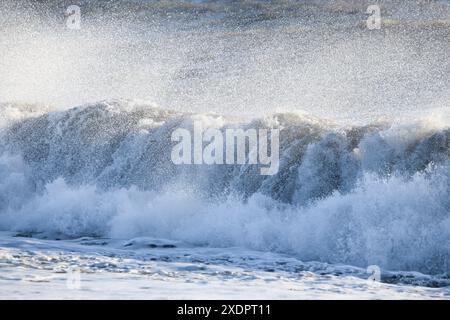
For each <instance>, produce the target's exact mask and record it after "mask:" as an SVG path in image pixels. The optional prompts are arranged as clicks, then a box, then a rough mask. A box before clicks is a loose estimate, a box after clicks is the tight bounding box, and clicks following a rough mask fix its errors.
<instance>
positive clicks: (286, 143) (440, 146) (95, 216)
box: [0, 101, 450, 273]
mask: <svg viewBox="0 0 450 320" xmlns="http://www.w3.org/2000/svg"><path fill="white" fill-rule="evenodd" d="M0 108H1V111H2V112H1V114H2V118H1V119H0V125H1V128H0V228H2V229H4V230H14V231H21V232H24V231H26V232H33V233H38V234H40V236H46V237H81V236H87V235H88V236H109V237H114V238H130V237H136V236H152V237H162V238H171V239H177V240H183V241H187V242H189V243H192V244H194V245H211V246H245V247H249V248H254V249H258V250H263V251H277V252H283V253H287V254H292V255H295V256H297V257H299V258H300V259H303V260H320V261H326V262H331V263H347V264H353V265H357V266H367V265H370V264H378V265H380V266H382V267H383V268H386V269H390V270H414V271H421V272H427V273H447V272H449V271H450V267H449V265H448V262H449V256H450V246H449V244H450V163H449V160H450V129H448V128H447V127H446V126H445V125H440V124H438V123H437V122H436V121H433V120H432V119H428V120H424V121H420V122H415V123H408V124H393V123H389V122H380V123H374V124H372V125H366V126H345V127H343V126H338V125H334V124H332V123H329V122H326V121H324V120H320V119H316V118H313V117H310V116H308V115H304V114H299V113H297V114H287V113H284V114H274V115H271V116H264V117H261V118H258V119H231V118H230V119H228V118H226V117H223V116H221V115H217V114H186V113H180V112H174V111H168V110H163V109H159V108H155V107H151V106H148V105H137V104H133V103H131V102H126V101H114V102H102V103H97V104H92V105H86V106H82V107H77V108H72V109H69V110H65V111H50V110H48V109H45V108H43V107H33V106H29V105H11V104H3V105H2V106H0ZM194 121H202V122H203V125H204V126H205V127H215V128H220V129H221V130H224V129H226V128H228V127H233V126H236V125H239V126H240V127H248V128H279V129H280V149H281V150H280V169H279V172H278V174H276V175H273V176H262V175H260V174H259V173H260V171H259V168H258V167H257V166H256V165H213V166H211V165H210V166H208V165H178V166H177V165H174V164H173V163H172V162H171V160H170V154H171V149H172V145H173V143H172V142H171V133H172V131H173V130H174V129H175V128H178V127H185V128H190V127H191V126H192V125H193V122H194Z"/></svg>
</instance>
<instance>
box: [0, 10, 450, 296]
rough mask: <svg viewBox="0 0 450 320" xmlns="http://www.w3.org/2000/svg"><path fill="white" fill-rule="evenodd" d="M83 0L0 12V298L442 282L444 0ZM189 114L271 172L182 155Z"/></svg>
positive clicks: (346, 291) (446, 186) (431, 287)
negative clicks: (275, 162)
mask: <svg viewBox="0 0 450 320" xmlns="http://www.w3.org/2000/svg"><path fill="white" fill-rule="evenodd" d="M405 3H407V2H405ZM83 5H84V7H83V8H84V11H85V12H86V15H87V17H86V20H84V21H85V25H84V29H81V31H79V32H78V33H77V32H75V31H74V30H70V31H68V30H66V29H63V28H62V29H61V30H60V29H58V26H59V24H60V23H61V21H63V18H64V17H62V18H61V17H59V16H58V12H60V11H61V10H62V11H63V8H65V6H64V5H62V4H60V3H59V2H57V1H55V2H54V1H48V2H45V3H44V4H42V6H44V7H43V9H42V7H38V6H37V5H36V4H35V3H33V2H28V1H18V2H10V1H6V2H5V3H4V5H2V7H1V8H0V12H1V14H2V16H3V17H6V19H4V20H3V21H2V22H1V24H2V25H1V27H2V28H1V29H2V30H3V31H2V34H1V36H2V40H3V42H2V47H1V48H0V52H1V54H2V59H1V61H0V68H1V70H2V71H1V73H0V285H1V291H0V298H2V299H4V298H8V297H9V298H11V297H12V298H29V299H33V298H35V297H36V296H39V297H45V298H57V299H60V298H69V299H70V298H75V299H77V298H92V299H97V298H124V299H128V298H136V297H141V298H153V299H155V298H169V299H173V298H243V297H246V298H276V299H283V298H291V299H297V298H363V299H373V298H396V299H415V298H418V299H420V298H437V299H448V297H449V294H450V290H449V287H450V280H449V274H450V122H449V120H450V117H449V113H448V110H449V105H448V101H449V100H448V98H450V95H449V93H450V82H449V78H448V70H449V69H448V68H450V64H449V63H450V59H448V58H449V57H450V56H449V54H450V52H449V50H448V40H449V39H450V29H449V26H450V23H449V20H448V16H447V14H448V13H449V12H450V8H449V6H448V3H446V2H445V1H444V2H443V1H435V2H432V3H431V4H429V5H430V6H431V7H430V8H431V9H430V8H428V9H430V10H425V9H424V8H423V7H421V5H420V4H416V3H415V2H414V4H413V3H412V2H411V3H410V5H409V6H408V4H402V5H401V4H398V3H396V2H395V1H394V2H392V3H391V2H389V1H387V2H386V4H385V8H386V14H387V15H388V19H387V20H386V21H387V22H386V23H385V25H384V27H385V28H386V30H388V31H386V32H380V33H368V32H367V31H366V30H364V24H363V22H364V21H365V20H364V19H365V17H366V16H365V15H364V14H365V13H364V12H365V10H364V5H362V4H360V3H359V2H353V1H345V2H342V3H341V4H340V5H338V4H336V3H331V2H327V1H309V2H308V1H307V2H306V3H300V2H295V1H294V2H292V3H291V2H287V3H286V2H275V3H274V4H267V3H266V2H264V1H250V2H243V3H240V4H236V6H231V7H230V4H228V3H227V2H222V1H200V2H197V1H195V2H191V1H186V2H184V1H180V2H174V3H172V4H168V3H158V2H157V3H156V4H155V3H154V2H152V1H137V2H132V1H123V2H119V1H111V2H105V3H104V4H102V5H100V4H96V3H95V2H92V1H84V2H83ZM119 9H123V10H124V12H125V13H122V14H121V15H119V14H118V12H122V11H120V10H119ZM125 9H126V10H125ZM52 10H54V11H52ZM425 11H426V12H427V13H426V14H424V12H425ZM99 12H101V15H100V16H101V19H100V18H98V17H99V16H98V15H99ZM359 13H361V14H359ZM424 15H425V17H424ZM17 17H27V21H28V22H27V24H20V23H18V22H17V19H16V18H17ZM58 17H59V18H58ZM111 17H113V18H114V19H113V20H111ZM174 17H175V18H174ZM446 17H447V18H446ZM194 18H195V19H194ZM99 19H100V21H99ZM130 19H131V20H130ZM63 22H64V21H63ZM100 22H101V23H100ZM63 25H64V24H63ZM83 30H84V31H83ZM424 35H425V36H424ZM374 43H377V44H378V45H374ZM80 44H82V45H80ZM386 48H388V49H386ZM361 88H363V89H361ZM195 123H201V124H202V126H203V127H204V128H215V129H219V130H220V131H221V132H225V131H226V130H227V129H233V128H242V129H267V130H270V129H279V139H280V151H279V170H278V173H277V174H275V175H269V176H265V175H261V174H260V172H261V166H260V165H254V164H244V165H236V164H234V165H228V164H223V165H207V164H201V165H176V164H174V163H173V162H172V161H171V152H172V148H173V145H174V142H173V141H172V140H171V135H172V132H173V131H174V130H176V129H178V128H184V129H188V130H192V129H193V126H194V124H195ZM369 266H376V267H377V268H379V270H380V272H381V274H380V279H378V280H379V281H375V282H374V281H372V280H370V279H369V280H368V278H369V277H370V276H371V272H370V270H369V271H368V270H367V268H368V267H369ZM73 270H76V271H77V272H80V275H79V277H80V280H81V285H80V287H79V288H76V289H75V290H73V288H72V289H71V288H70V285H68V282H67V280H68V277H70V276H72V271H73ZM69 280H70V279H69Z"/></svg>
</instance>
